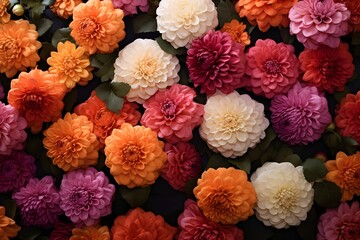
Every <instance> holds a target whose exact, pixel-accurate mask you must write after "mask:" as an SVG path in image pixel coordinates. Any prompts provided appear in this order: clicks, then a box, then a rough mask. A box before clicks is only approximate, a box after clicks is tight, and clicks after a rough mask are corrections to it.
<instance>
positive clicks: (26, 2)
mask: <svg viewBox="0 0 360 240" xmlns="http://www.w3.org/2000/svg"><path fill="white" fill-rule="evenodd" d="M20 3H21V4H22V5H23V6H24V7H25V8H26V9H30V8H34V7H37V6H40V5H42V3H41V0H20Z"/></svg>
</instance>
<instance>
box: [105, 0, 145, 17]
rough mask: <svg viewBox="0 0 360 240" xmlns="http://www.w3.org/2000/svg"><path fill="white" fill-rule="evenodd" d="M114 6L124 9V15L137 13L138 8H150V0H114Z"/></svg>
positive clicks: (143, 10)
mask: <svg viewBox="0 0 360 240" xmlns="http://www.w3.org/2000/svg"><path fill="white" fill-rule="evenodd" d="M112 2H113V5H114V8H120V9H121V10H123V11H124V15H125V16H126V15H133V14H137V13H138V11H137V8H139V9H140V10H141V11H142V12H147V11H148V10H149V1H148V0H112Z"/></svg>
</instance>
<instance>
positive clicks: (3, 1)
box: [0, 0, 10, 23]
mask: <svg viewBox="0 0 360 240" xmlns="http://www.w3.org/2000/svg"><path fill="white" fill-rule="evenodd" d="M9 4H10V1H9V0H0V23H7V22H8V21H10V14H9V13H8V12H7V7H8V6H9Z"/></svg>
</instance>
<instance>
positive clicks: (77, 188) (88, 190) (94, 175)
mask: <svg viewBox="0 0 360 240" xmlns="http://www.w3.org/2000/svg"><path fill="white" fill-rule="evenodd" d="M59 193H60V199H61V202H60V207H61V209H62V210H64V212H65V215H66V216H67V217H69V218H70V220H71V221H72V222H73V223H75V224H79V225H82V224H85V225H86V226H91V225H94V224H96V223H97V222H98V220H99V219H100V218H101V217H103V216H106V215H108V214H110V213H111V204H112V200H113V196H114V193H115V186H114V185H113V184H110V183H109V179H108V178H107V177H106V176H105V174H104V173H103V172H98V171H97V170H96V169H95V168H87V169H79V170H75V171H71V172H68V173H66V174H65V175H64V176H63V179H62V181H61V186H60V192H59Z"/></svg>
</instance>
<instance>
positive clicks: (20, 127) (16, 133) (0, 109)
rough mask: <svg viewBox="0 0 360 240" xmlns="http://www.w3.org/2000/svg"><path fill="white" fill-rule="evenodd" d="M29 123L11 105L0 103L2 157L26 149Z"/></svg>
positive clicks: (0, 150)
mask: <svg viewBox="0 0 360 240" xmlns="http://www.w3.org/2000/svg"><path fill="white" fill-rule="evenodd" d="M26 126H27V122H26V120H25V118H23V117H21V116H20V115H19V112H18V111H17V110H16V109H15V108H14V107H13V106H11V105H5V104H4V103H1V102H0V155H10V154H11V152H12V150H21V149H23V148H24V142H25V140H26V136H27V135H26V132H25V128H26Z"/></svg>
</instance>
